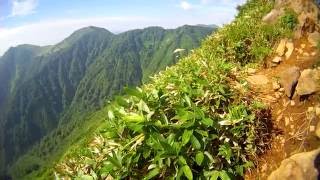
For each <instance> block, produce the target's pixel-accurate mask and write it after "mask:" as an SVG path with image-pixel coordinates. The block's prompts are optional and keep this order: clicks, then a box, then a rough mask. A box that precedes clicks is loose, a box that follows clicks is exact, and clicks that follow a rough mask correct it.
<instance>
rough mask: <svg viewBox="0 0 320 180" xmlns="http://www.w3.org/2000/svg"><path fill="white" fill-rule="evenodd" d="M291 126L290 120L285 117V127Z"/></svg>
mask: <svg viewBox="0 0 320 180" xmlns="http://www.w3.org/2000/svg"><path fill="white" fill-rule="evenodd" d="M289 124H290V120H289V118H288V117H285V118H284V125H285V126H288V125H289Z"/></svg>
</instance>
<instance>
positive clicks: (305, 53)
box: [302, 52, 310, 57]
mask: <svg viewBox="0 0 320 180" xmlns="http://www.w3.org/2000/svg"><path fill="white" fill-rule="evenodd" d="M302 55H303V56H305V57H309V56H310V54H309V53H307V52H304V53H303V54H302Z"/></svg>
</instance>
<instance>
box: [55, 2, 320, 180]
mask: <svg viewBox="0 0 320 180" xmlns="http://www.w3.org/2000/svg"><path fill="white" fill-rule="evenodd" d="M279 5H281V6H280V7H279ZM301 7H302V8H301ZM312 7H316V8H315V9H317V6H316V5H315V4H314V1H313V0H295V1H289V0H287V1H286V0H276V1H270V0H248V1H247V2H246V4H244V5H242V6H239V7H238V10H239V14H238V15H237V17H236V19H235V20H234V21H233V22H232V23H230V24H228V25H225V26H224V27H223V28H220V29H219V30H218V32H216V33H215V34H213V35H211V36H209V37H208V38H207V39H206V40H205V41H204V42H203V43H202V45H201V47H200V48H198V49H195V50H194V51H193V53H191V54H190V55H189V56H187V57H185V58H183V59H181V60H180V61H179V62H178V63H177V64H176V65H174V66H172V67H170V68H168V69H166V70H165V71H162V72H161V73H159V74H157V75H155V76H154V78H153V79H152V81H151V82H150V83H147V84H144V85H143V86H140V87H136V88H129V89H127V90H126V93H124V94H123V95H122V96H119V97H118V98H116V99H115V100H114V101H111V102H110V103H109V104H108V105H106V106H104V108H103V109H102V110H100V111H97V112H96V113H93V114H94V115H93V116H92V119H95V120H97V121H98V119H100V122H101V123H99V124H98V123H97V124H96V125H94V126H95V127H96V128H101V129H100V131H98V132H96V134H95V135H94V136H93V137H92V138H88V139H86V142H82V143H79V144H77V145H76V146H74V147H72V148H70V149H69V150H68V151H66V154H65V156H64V157H63V158H62V159H61V161H60V162H59V163H57V165H56V167H55V169H54V170H55V173H53V174H51V176H54V177H56V178H63V179H189V180H192V179H210V180H218V179H221V180H230V179H244V178H246V177H247V176H245V174H246V173H248V174H250V173H251V172H253V170H254V169H255V167H257V166H259V165H260V164H259V163H260V162H259V158H260V157H261V155H264V154H267V155H268V153H266V152H267V151H269V152H270V149H271V151H272V150H273V149H272V148H273V147H274V146H271V144H272V142H277V141H280V139H279V137H280V136H282V134H281V133H282V132H283V130H282V129H278V128H279V127H281V126H274V125H275V124H276V122H279V123H281V124H282V126H283V124H285V123H286V124H288V123H289V124H290V123H291V120H290V119H289V118H288V117H287V120H283V118H282V117H283V116H288V114H282V117H281V118H278V117H277V118H275V117H273V115H274V114H277V115H279V114H281V113H283V111H286V110H287V108H290V107H295V108H297V109H299V108H300V106H295V104H294V102H298V101H300V102H299V104H302V105H303V104H304V103H307V102H308V101H307V100H306V99H304V96H296V97H294V101H293V103H292V101H291V100H292V99H290V98H291V96H289V99H288V97H287V96H286V95H285V93H284V92H283V91H286V90H281V91H280V89H281V86H283V89H286V88H287V86H286V85H288V84H289V87H290V88H292V87H293V88H295V87H294V86H295V85H296V84H294V83H293V82H292V81H291V80H292V77H296V75H292V74H297V73H296V71H297V70H296V71H293V72H294V73H291V74H289V75H287V76H286V77H287V80H288V79H289V83H287V84H286V85H283V84H282V85H281V86H280V85H279V87H276V88H274V87H273V85H274V84H276V85H277V80H279V77H278V74H277V75H276V76H275V75H274V74H273V73H274V72H277V73H278V72H281V71H282V72H283V71H285V70H287V69H281V68H277V67H286V68H287V67H288V66H292V64H293V63H294V64H302V65H301V67H304V66H307V64H306V63H302V62H301V59H304V60H305V59H306V58H301V55H302V54H303V53H304V54H305V55H303V56H305V57H309V58H310V57H311V55H310V54H309V53H310V52H312V51H316V53H315V54H314V56H313V58H312V59H313V60H314V62H316V58H315V55H316V54H317V52H318V50H316V49H315V47H313V48H312V49H309V50H308V51H303V50H302V51H301V52H300V53H299V58H297V59H298V60H296V59H290V58H289V57H290V55H291V54H292V53H293V54H295V55H296V53H298V51H299V49H298V47H299V48H300V46H296V47H297V48H296V49H295V48H294V47H295V45H293V42H294V41H293V39H294V40H297V41H298V40H299V41H300V40H304V41H302V42H303V43H305V42H306V39H303V38H306V34H307V35H308V39H310V37H312V39H311V40H315V39H316V40H317V41H313V42H314V44H315V45H317V44H318V43H319V41H320V35H319V26H318V25H314V24H313V23H314V22H313V20H312V18H310V17H309V16H310V14H312V13H310V12H312V11H313V9H314V8H312ZM308 13H310V14H308ZM314 14H315V15H316V16H315V17H316V18H315V19H316V20H317V21H316V22H319V21H318V17H319V13H318V11H314ZM300 15H301V16H300ZM274 17H276V18H274ZM303 17H305V18H303ZM306 17H308V18H306ZM301 19H304V20H303V22H300V20H301ZM312 22H313V23H312ZM310 24H311V25H310ZM312 24H313V25H312ZM312 33H315V34H312ZM297 34H298V35H299V34H300V36H301V38H302V39H299V38H297ZM282 39H285V41H284V42H285V43H284V44H287V45H281V43H280V42H282V41H283V40H282ZM307 41H310V40H307ZM277 44H280V45H279V46H280V48H279V46H277ZM282 44H283V43H282ZM309 46H310V43H309V42H308V43H307V44H304V48H310V47H309ZM276 48H277V50H276ZM301 48H302V47H301ZM278 49H280V51H281V55H278ZM300 50H301V49H300ZM311 50H312V51H311ZM277 56H279V57H280V59H281V60H279V57H277ZM273 57H276V58H277V59H278V60H279V61H274V58H273ZM270 58H272V59H270ZM277 59H276V60H277ZM291 60H293V61H294V62H292V61H291ZM299 60H300V61H299ZM309 63H310V62H309ZM308 66H310V64H309V65H308ZM312 66H315V67H318V66H319V64H312ZM312 66H310V67H308V68H311V67H312ZM294 69H297V68H294ZM265 70H266V71H267V72H268V73H266V71H265ZM274 70H276V71H274ZM308 71H309V72H315V71H318V70H315V69H312V70H311V69H310V70H308ZM291 72H292V71H291ZM263 73H266V74H263ZM298 73H300V72H298ZM301 76H302V75H301ZM310 76H312V75H310V74H309V77H310ZM304 78H305V79H304V80H305V81H306V77H304ZM313 78H314V77H311V78H308V81H309V80H310V79H313ZM293 81H295V80H293ZM310 81H311V82H312V83H313V85H314V86H315V84H317V85H319V81H317V82H315V81H314V80H310ZM310 81H309V82H310ZM280 84H281V83H280ZM263 85H265V86H263ZM298 87H299V84H298ZM265 90H268V94H264V91H265ZM308 90H309V89H308ZM269 91H270V92H269ZM291 92H292V91H291V90H290V93H291ZM315 92H316V91H313V93H315ZM279 93H280V94H279ZM276 95H278V96H276ZM309 95H310V94H308V98H309V97H312V96H309ZM314 98H319V96H316V97H314ZM314 100H316V99H314ZM317 100H319V99H317ZM268 101H271V102H272V103H270V102H269V103H268ZM275 103H279V104H283V106H284V107H283V108H284V109H283V110H281V111H280V113H279V109H275V108H274V107H273V105H275ZM289 104H290V105H289ZM281 107H282V106H281ZM317 107H318V105H317ZM306 109H307V107H306V106H305V105H304V112H300V113H299V114H297V113H294V114H292V115H293V116H298V115H299V117H300V115H303V114H305V113H306V112H305V110H306ZM308 111H312V112H313V113H314V114H316V112H317V110H316V107H314V105H313V107H311V109H310V110H308ZM318 114H319V113H318ZM279 116H280V115H279ZM313 119H315V118H313ZM305 120H306V119H303V121H304V122H305V124H308V123H307V122H308V121H305ZM309 125H310V124H309ZM309 125H307V128H306V130H305V131H308V129H309ZM285 126H286V128H287V129H285V130H284V132H286V133H287V132H288V131H286V130H290V129H294V128H296V129H297V130H299V129H300V128H301V127H304V126H295V125H294V126H293V127H289V126H288V125H285ZM314 128H315V127H313V131H315V129H314ZM295 133H297V134H294V133H293V132H292V131H291V132H290V133H288V134H291V136H290V138H288V139H289V140H290V139H291V140H292V139H294V142H297V140H299V138H302V137H303V136H304V135H301V134H300V132H299V131H298V132H295ZM298 133H299V134H298ZM313 134H314V133H313ZM286 137H288V136H286ZM288 139H285V141H289V140H288ZM305 140H306V139H303V140H301V139H300V141H299V142H300V143H301V144H296V147H297V146H299V147H300V148H301V147H302V146H303V144H304V142H306V141H305ZM318 141H319V139H318ZM313 145H316V144H313ZM308 146H309V144H308ZM299 147H298V148H297V149H294V150H297V151H300V149H299ZM286 148H288V146H285V145H284V143H282V146H281V148H280V150H282V153H283V154H287V153H286V151H285V149H286ZM318 152H319V150H318V151H317V154H315V153H313V155H316V156H317V157H316V161H313V160H310V158H309V157H310V156H307V157H306V158H305V160H307V161H302V158H301V156H299V158H296V159H295V160H296V161H293V160H292V159H289V160H288V161H289V162H288V161H286V162H284V163H283V166H284V167H283V168H281V169H280V170H278V171H280V173H281V172H282V173H283V174H282V175H283V176H277V175H278V174H277V175H275V176H274V179H290V178H298V179H303V178H299V177H301V176H302V175H304V177H305V179H310V178H308V175H310V173H309V172H312V173H313V174H317V169H318V167H317V164H315V163H317V162H318V159H319V153H318ZM290 153H295V151H291V152H290ZM272 155H273V154H271V156H272ZM269 156H270V154H269ZM302 156H303V155H302ZM273 158H278V156H275V157H273ZM261 160H262V161H264V160H265V159H261ZM272 162H273V161H268V163H265V162H264V163H265V164H266V166H262V167H261V169H264V170H262V171H259V172H260V173H261V174H253V175H255V176H253V177H252V179H257V178H258V179H259V178H260V177H266V174H265V173H266V171H265V170H266V168H265V167H268V166H274V164H272ZM304 162H308V163H306V164H308V165H309V166H311V167H312V168H313V169H309V171H305V169H304V168H305V167H306V166H305V165H306V164H304ZM297 163H299V164H301V165H302V166H300V167H298V168H299V169H295V168H294V169H293V168H291V167H297V166H296V165H295V164H297ZM288 164H289V165H288ZM288 167H290V168H288ZM315 168H317V169H315ZM257 169H259V168H257ZM296 170H299V171H296ZM287 172H293V173H294V172H295V173H296V174H297V175H298V176H291V174H290V175H289V174H288V173H287ZM299 175H300V176H299ZM279 177H286V178H279ZM312 177H315V178H316V176H312Z"/></svg>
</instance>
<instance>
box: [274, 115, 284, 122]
mask: <svg viewBox="0 0 320 180" xmlns="http://www.w3.org/2000/svg"><path fill="white" fill-rule="evenodd" d="M282 118H283V114H281V115H280V116H278V117H277V119H276V121H277V122H279V121H280V120H281V119H282Z"/></svg>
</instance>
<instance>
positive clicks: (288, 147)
mask: <svg viewBox="0 0 320 180" xmlns="http://www.w3.org/2000/svg"><path fill="white" fill-rule="evenodd" d="M295 2H296V1H292V4H290V3H291V2H290V1H289V5H290V6H291V7H292V8H293V9H294V10H295V11H296V12H297V14H298V15H299V17H298V19H299V27H298V28H297V30H296V34H295V36H294V37H293V38H292V39H282V40H281V41H280V42H279V43H278V44H277V45H276V47H275V48H274V53H273V55H272V56H271V57H270V58H269V59H267V61H266V64H265V67H264V68H262V69H259V70H255V69H249V70H248V74H249V75H248V77H247V81H248V82H249V84H250V90H251V91H252V94H253V95H254V97H257V99H259V100H261V101H262V102H264V103H265V104H267V105H268V107H270V110H271V114H272V124H273V125H272V126H273V128H272V129H270V133H271V134H272V141H271V144H270V145H269V146H270V149H269V150H268V151H267V152H266V153H264V154H263V155H262V156H260V157H258V158H257V159H258V160H257V161H258V168H257V169H256V170H254V171H252V172H249V173H247V176H246V179H270V180H282V179H317V178H318V174H319V173H318V172H320V171H318V170H319V169H320V168H319V167H320V161H319V157H320V154H319V153H320V149H319V147H320V93H319V91H320V57H319V56H320V54H319V49H318V47H317V45H318V42H319V41H320V33H319V29H318V24H317V22H318V19H315V17H316V16H315V15H314V13H317V14H318V10H317V11H316V12H311V13H310V6H312V5H310V4H304V5H305V6H306V7H303V6H301V7H299V6H297V4H296V7H295ZM297 2H298V1H297ZM297 2H296V3H297ZM310 2H311V1H310ZM298 3H302V2H298ZM286 5H288V4H286ZM300 5H301V4H300ZM278 7H281V5H278ZM278 9H279V8H278ZM270 13H275V12H274V10H273V11H271V12H270ZM276 13H278V12H276ZM278 14H279V13H278ZM267 16H272V15H270V14H268V15H267ZM273 18H274V17H273ZM316 18H318V17H316Z"/></svg>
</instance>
